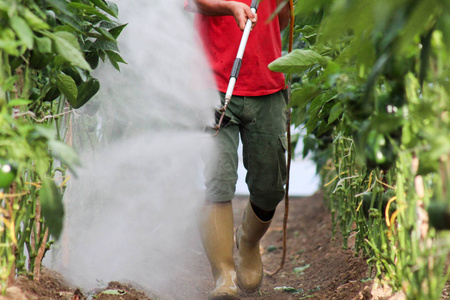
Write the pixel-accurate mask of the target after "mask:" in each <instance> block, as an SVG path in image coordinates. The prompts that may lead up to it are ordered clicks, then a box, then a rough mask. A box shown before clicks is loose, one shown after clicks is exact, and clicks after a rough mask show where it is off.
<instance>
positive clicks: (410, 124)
mask: <svg viewBox="0 0 450 300" xmlns="http://www.w3.org/2000/svg"><path fill="white" fill-rule="evenodd" d="M295 12H296V20H295V48H297V49H296V50H294V51H293V52H291V53H289V54H287V55H285V56H284V57H282V58H280V59H278V60H276V61H274V62H272V63H271V64H270V65H269V68H270V69H272V70H274V71H279V72H284V73H288V74H292V77H293V79H294V83H293V84H292V93H291V102H290V106H291V108H292V122H293V123H294V124H295V126H299V127H303V128H305V129H306V136H305V137H304V140H303V144H304V149H303V154H304V156H306V155H308V154H311V156H312V158H313V159H314V160H315V161H316V163H317V169H318V172H319V173H320V174H321V176H322V180H323V182H324V185H325V186H324V190H325V192H326V193H325V194H326V198H327V199H328V203H329V206H330V209H331V212H332V217H333V220H334V222H335V224H339V226H340V231H341V234H343V236H344V238H345V240H346V239H347V238H348V237H350V235H352V234H355V235H356V245H355V250H356V251H357V252H358V253H362V254H363V255H364V256H366V257H367V258H368V262H369V264H370V266H371V267H372V268H373V270H374V272H375V273H374V274H375V276H376V277H378V278H379V279H380V280H385V281H386V282H388V283H389V284H390V285H391V286H392V287H393V288H394V289H395V290H400V289H401V290H403V291H404V292H405V293H406V295H407V298H408V299H440V297H441V292H442V290H443V287H444V285H445V282H446V278H447V277H446V276H442V274H443V273H444V265H445V260H446V254H447V253H449V252H450V243H449V235H448V232H446V230H448V229H450V228H448V226H447V225H448V224H447V223H448V222H447V220H446V219H445V218H446V216H448V211H449V210H448V207H449V205H450V192H449V191H448V189H447V186H448V183H449V178H450V163H449V160H450V117H449V107H450V105H449V104H450V102H449V88H450V85H449V66H450V57H449V55H448V53H449V50H450V39H449V37H450V35H449V32H450V21H449V20H450V1H448V0H442V1H440V0H432V1H425V0H399V1H388V0H379V1H370V0H360V1H352V0H320V1H314V2H311V1H302V0H298V1H297V2H296V3H295ZM285 34H286V33H285ZM283 38H284V40H285V41H286V38H287V37H286V36H284V37H283ZM446 224H447V225H446ZM433 226H435V227H433ZM436 230H444V231H443V232H440V231H439V232H438V231H436ZM369 275H373V274H369Z"/></svg>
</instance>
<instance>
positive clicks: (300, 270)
mask: <svg viewBox="0 0 450 300" xmlns="http://www.w3.org/2000/svg"><path fill="white" fill-rule="evenodd" d="M310 266H311V264H307V265H304V266H302V267H296V268H294V270H293V272H294V274H299V273H303V272H304V271H305V270H306V269H308V268H309V267H310Z"/></svg>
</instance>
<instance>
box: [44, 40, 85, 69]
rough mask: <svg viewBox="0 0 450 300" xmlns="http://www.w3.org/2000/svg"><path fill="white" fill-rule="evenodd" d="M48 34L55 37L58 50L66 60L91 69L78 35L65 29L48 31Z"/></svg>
mask: <svg viewBox="0 0 450 300" xmlns="http://www.w3.org/2000/svg"><path fill="white" fill-rule="evenodd" d="M48 36H49V37H50V38H51V39H53V41H54V42H55V47H56V51H57V52H58V54H59V55H61V56H62V57H63V58H64V59H65V60H67V61H68V62H70V63H72V64H73V65H75V66H78V67H80V68H82V69H85V70H88V71H91V67H90V66H89V64H88V63H87V61H86V60H85V59H84V57H83V53H82V52H81V49H80V45H79V44H78V40H77V38H76V36H74V35H73V34H71V33H69V32H65V31H59V32H55V33H48Z"/></svg>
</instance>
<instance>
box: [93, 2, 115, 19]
mask: <svg viewBox="0 0 450 300" xmlns="http://www.w3.org/2000/svg"><path fill="white" fill-rule="evenodd" d="M90 1H91V2H92V3H94V5H95V6H97V7H98V8H100V9H101V10H103V11H105V12H107V13H108V14H110V15H111V16H113V17H115V18H117V6H113V5H111V7H110V6H108V3H106V2H105V1H103V0H90Z"/></svg>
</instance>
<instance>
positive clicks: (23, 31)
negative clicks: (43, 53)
mask: <svg viewBox="0 0 450 300" xmlns="http://www.w3.org/2000/svg"><path fill="white" fill-rule="evenodd" d="M11 27H12V28H13V29H14V31H15V32H16V34H17V36H18V37H19V39H20V40H21V41H22V43H23V45H25V47H27V48H28V49H32V48H33V31H32V30H31V28H30V26H28V24H27V22H25V20H24V19H22V18H21V17H19V16H14V17H12V18H11Z"/></svg>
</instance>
